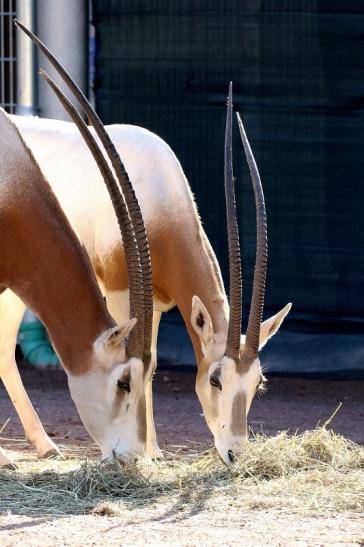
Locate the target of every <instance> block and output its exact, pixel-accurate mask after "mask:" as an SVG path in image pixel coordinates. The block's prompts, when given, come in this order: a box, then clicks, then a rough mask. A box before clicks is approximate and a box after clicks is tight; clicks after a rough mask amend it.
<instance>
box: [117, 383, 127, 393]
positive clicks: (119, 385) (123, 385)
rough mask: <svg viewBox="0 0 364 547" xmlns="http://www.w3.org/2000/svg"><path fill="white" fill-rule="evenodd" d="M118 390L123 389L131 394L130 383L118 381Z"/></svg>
mask: <svg viewBox="0 0 364 547" xmlns="http://www.w3.org/2000/svg"><path fill="white" fill-rule="evenodd" d="M118 388H119V389H122V390H123V391H127V392H128V393H130V382H128V381H123V380H118Z"/></svg>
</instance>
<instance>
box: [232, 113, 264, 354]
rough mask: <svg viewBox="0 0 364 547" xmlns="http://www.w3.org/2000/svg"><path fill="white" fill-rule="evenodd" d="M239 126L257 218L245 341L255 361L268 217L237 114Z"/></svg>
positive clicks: (255, 169)
mask: <svg viewBox="0 0 364 547" xmlns="http://www.w3.org/2000/svg"><path fill="white" fill-rule="evenodd" d="M236 115H237V119H238V125H239V131H240V136H241V140H242V142H243V146H244V150H245V155H246V159H247V161H248V165H249V170H250V175H251V179H252V183H253V189H254V197H255V208H256V219H257V250H256V257H255V269H254V281H253V293H252V300H251V305H250V313H249V321H248V328H247V331H246V338H245V350H244V353H245V354H246V355H247V356H248V357H252V358H255V357H257V355H258V351H259V334H260V324H261V322H262V318H263V307H264V295H265V281H266V277H267V264H268V235H267V215H266V210H265V203H264V193H263V187H262V183H261V180H260V176H259V171H258V167H257V164H256V162H255V159H254V155H253V152H252V150H251V148H250V144H249V141H248V137H247V136H246V133H245V129H244V126H243V123H242V121H241V119H240V116H239V114H238V113H237V114H236Z"/></svg>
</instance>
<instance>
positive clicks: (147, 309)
mask: <svg viewBox="0 0 364 547" xmlns="http://www.w3.org/2000/svg"><path fill="white" fill-rule="evenodd" d="M14 22H15V24H16V25H17V26H18V27H19V28H21V29H22V30H23V31H24V32H25V33H26V34H27V36H29V38H30V39H31V40H32V41H33V42H34V43H35V44H36V45H37V46H38V47H39V48H40V49H41V51H42V52H43V53H44V55H45V56H46V57H47V58H48V60H49V61H50V62H51V64H52V65H53V66H54V67H55V69H56V70H57V72H58V73H59V75H60V76H61V78H62V79H63V81H64V82H65V83H66V85H67V86H68V87H69V89H70V90H71V92H72V93H73V95H74V97H75V98H76V99H77V101H78V102H79V103H80V105H81V107H82V109H83V111H84V112H85V114H86V115H87V117H88V119H89V121H90V122H91V124H92V125H93V127H94V128H95V131H96V133H97V135H98V137H99V139H100V141H101V142H102V144H103V146H104V148H105V150H106V152H107V155H108V157H109V158H110V161H111V164H112V166H113V169H114V171H115V174H116V176H117V179H118V181H119V184H120V186H121V188H122V191H123V194H124V197H125V201H126V204H127V207H128V211H129V216H130V219H131V223H132V226H133V228H134V233H135V238H136V241H137V246H138V251H139V256H140V264H141V268H142V279H143V285H144V318H143V325H144V342H143V361H144V364H145V366H146V367H148V366H149V363H150V358H151V354H150V348H151V340H152V324H153V285H152V267H151V260H150V252H149V245H148V238H147V234H146V230H145V225H144V221H143V217H142V214H141V211H140V207H139V203H138V201H137V198H136V196H135V193H134V189H133V187H132V184H131V182H130V179H129V177H128V174H127V172H126V170H125V167H124V165H123V163H122V161H121V159H120V156H119V154H118V152H117V150H116V148H115V146H114V144H113V142H112V141H111V139H110V137H109V135H108V134H107V132H106V130H105V128H104V126H103V124H102V122H101V120H100V118H99V117H98V115H97V114H96V112H95V111H94V109H93V108H92V106H91V104H90V103H89V101H88V100H87V99H86V97H85V96H84V94H83V93H82V91H81V90H80V89H79V87H78V86H77V84H76V83H75V82H74V81H73V80H72V78H71V77H70V76H69V74H68V73H67V72H66V70H65V69H64V68H63V66H62V65H61V63H59V61H58V60H57V59H56V58H55V57H54V55H53V54H52V53H51V52H50V51H49V49H48V48H47V47H46V46H45V45H44V44H43V43H42V42H41V41H40V40H39V38H37V37H36V36H35V35H34V34H33V33H32V32H30V31H29V30H28V29H27V28H26V27H24V25H23V24H22V23H20V22H19V21H17V20H16V19H15V20H14Z"/></svg>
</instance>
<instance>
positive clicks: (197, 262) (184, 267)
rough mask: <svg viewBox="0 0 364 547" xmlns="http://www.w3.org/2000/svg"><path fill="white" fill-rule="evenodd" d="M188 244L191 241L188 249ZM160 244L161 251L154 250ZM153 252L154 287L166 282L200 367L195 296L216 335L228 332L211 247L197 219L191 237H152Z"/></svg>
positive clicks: (169, 235) (216, 266) (164, 286)
mask: <svg viewBox="0 0 364 547" xmlns="http://www.w3.org/2000/svg"><path fill="white" fill-rule="evenodd" d="M186 241H190V247H189V248H188V249H187V248H186ZM159 242H160V248H158V249H156V250H155V247H156V246H157V247H158V244H159ZM166 242H167V244H166ZM162 247H163V248H164V251H163V249H162ZM166 248H167V249H168V250H166ZM151 251H152V267H153V281H154V279H155V285H156V286H157V287H158V281H159V279H163V285H162V286H163V289H164V291H165V292H166V294H167V295H168V296H169V298H170V299H171V300H172V301H173V302H175V304H176V305H177V307H178V309H179V310H180V312H181V314H182V316H183V319H184V321H185V324H186V327H187V330H188V333H189V335H190V338H191V341H192V344H193V348H194V351H195V355H196V360H197V363H198V365H199V366H201V365H202V361H203V356H202V351H201V343H200V340H199V338H198V336H197V334H196V332H195V331H194V329H193V328H192V325H191V311H192V298H193V296H195V295H196V296H198V297H199V298H200V300H201V301H202V302H203V304H204V305H205V306H206V308H207V311H208V312H209V314H210V317H211V320H212V324H213V328H214V332H215V333H222V334H225V333H226V332H227V316H226V313H225V312H226V295H225V290H224V287H223V282H222V278H221V274H220V270H219V267H218V265H217V260H216V257H215V255H214V253H213V250H212V248H211V245H210V243H209V241H208V239H207V236H206V234H205V232H204V231H203V229H202V227H200V226H199V225H198V224H197V219H196V226H195V231H194V233H191V234H190V236H189V237H187V238H186V234H179V233H176V232H174V233H173V232H172V231H171V230H166V231H165V232H164V233H163V235H162V234H159V237H153V239H152V241H151ZM163 252H165V256H164V257H163V258H162V259H161V267H160V276H161V277H160V278H159V276H158V270H159V268H158V266H157V265H156V262H158V261H159V257H160V255H161V254H163ZM167 255H168V257H167Z"/></svg>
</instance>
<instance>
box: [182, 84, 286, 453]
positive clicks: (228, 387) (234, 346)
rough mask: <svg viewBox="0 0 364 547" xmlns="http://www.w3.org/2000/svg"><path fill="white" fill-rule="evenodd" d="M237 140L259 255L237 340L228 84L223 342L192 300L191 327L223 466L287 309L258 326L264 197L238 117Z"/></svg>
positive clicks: (238, 438)
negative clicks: (251, 191) (226, 320)
mask: <svg viewBox="0 0 364 547" xmlns="http://www.w3.org/2000/svg"><path fill="white" fill-rule="evenodd" d="M237 118H238V124H239V130H240V136H241V139H242V142H243V146H244V150H245V154H246V158H247V161H248V165H249V169H250V173H251V177H252V183H253V189H254V196H255V205H256V220H257V250H256V262H255V271H254V281H253V293H252V301H251V307H250V314H249V320H248V327H247V332H246V335H245V336H243V335H241V315H242V274H241V260H240V245H239V232H238V223H237V216H236V204H235V194H234V179H233V166H232V85H231V84H230V89H229V96H228V107H227V120H226V132H225V197H226V210H227V230H228V242H229V268H230V317H229V325H228V332H227V337H226V335H224V334H222V333H219V334H214V331H213V325H212V321H211V317H210V315H209V313H208V311H207V309H206V308H205V306H204V304H203V303H202V302H201V300H200V299H199V298H198V297H197V296H194V297H193V301H192V315H191V323H192V326H193V328H194V330H195V331H196V333H197V334H198V336H199V339H200V342H201V349H202V353H203V361H202V363H201V366H200V367H199V372H198V374H197V380H196V391H197V395H198V398H199V400H200V403H201V405H202V408H203V411H204V415H205V418H206V421H207V424H208V426H209V428H210V430H211V432H212V434H213V436H214V441H215V446H216V448H217V450H218V452H219V455H220V457H221V458H222V460H223V461H224V462H225V463H226V464H230V463H232V462H233V461H234V457H235V456H236V455H238V454H239V453H240V452H241V451H242V447H243V444H244V443H245V442H246V441H247V440H248V426H247V415H248V412H249V409H250V406H251V403H252V400H253V397H254V395H255V393H256V391H257V389H259V387H260V386H261V385H262V383H263V382H264V376H263V374H262V369H261V366H260V361H259V351H260V350H261V349H262V347H263V346H264V345H265V344H266V342H267V341H268V340H269V338H271V337H272V336H273V335H274V334H275V333H276V332H277V330H278V329H279V327H280V325H281V323H282V321H283V319H284V318H285V316H286V315H287V313H288V312H289V310H290V308H291V304H288V305H287V306H285V308H283V309H282V310H281V311H280V312H279V313H278V314H277V315H274V316H273V317H271V318H269V319H267V320H266V321H264V322H263V323H262V315H263V306H264V293H265V281H266V272H267V257H268V240H267V221H266V212H265V204H264V195H263V189H262V184H261V181H260V177H259V172H258V169H257V166H256V163H255V160H254V156H253V153H252V151H251V148H250V145H249V142H248V139H247V136H246V134H245V130H244V127H243V124H242V122H241V119H240V116H239V114H237Z"/></svg>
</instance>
